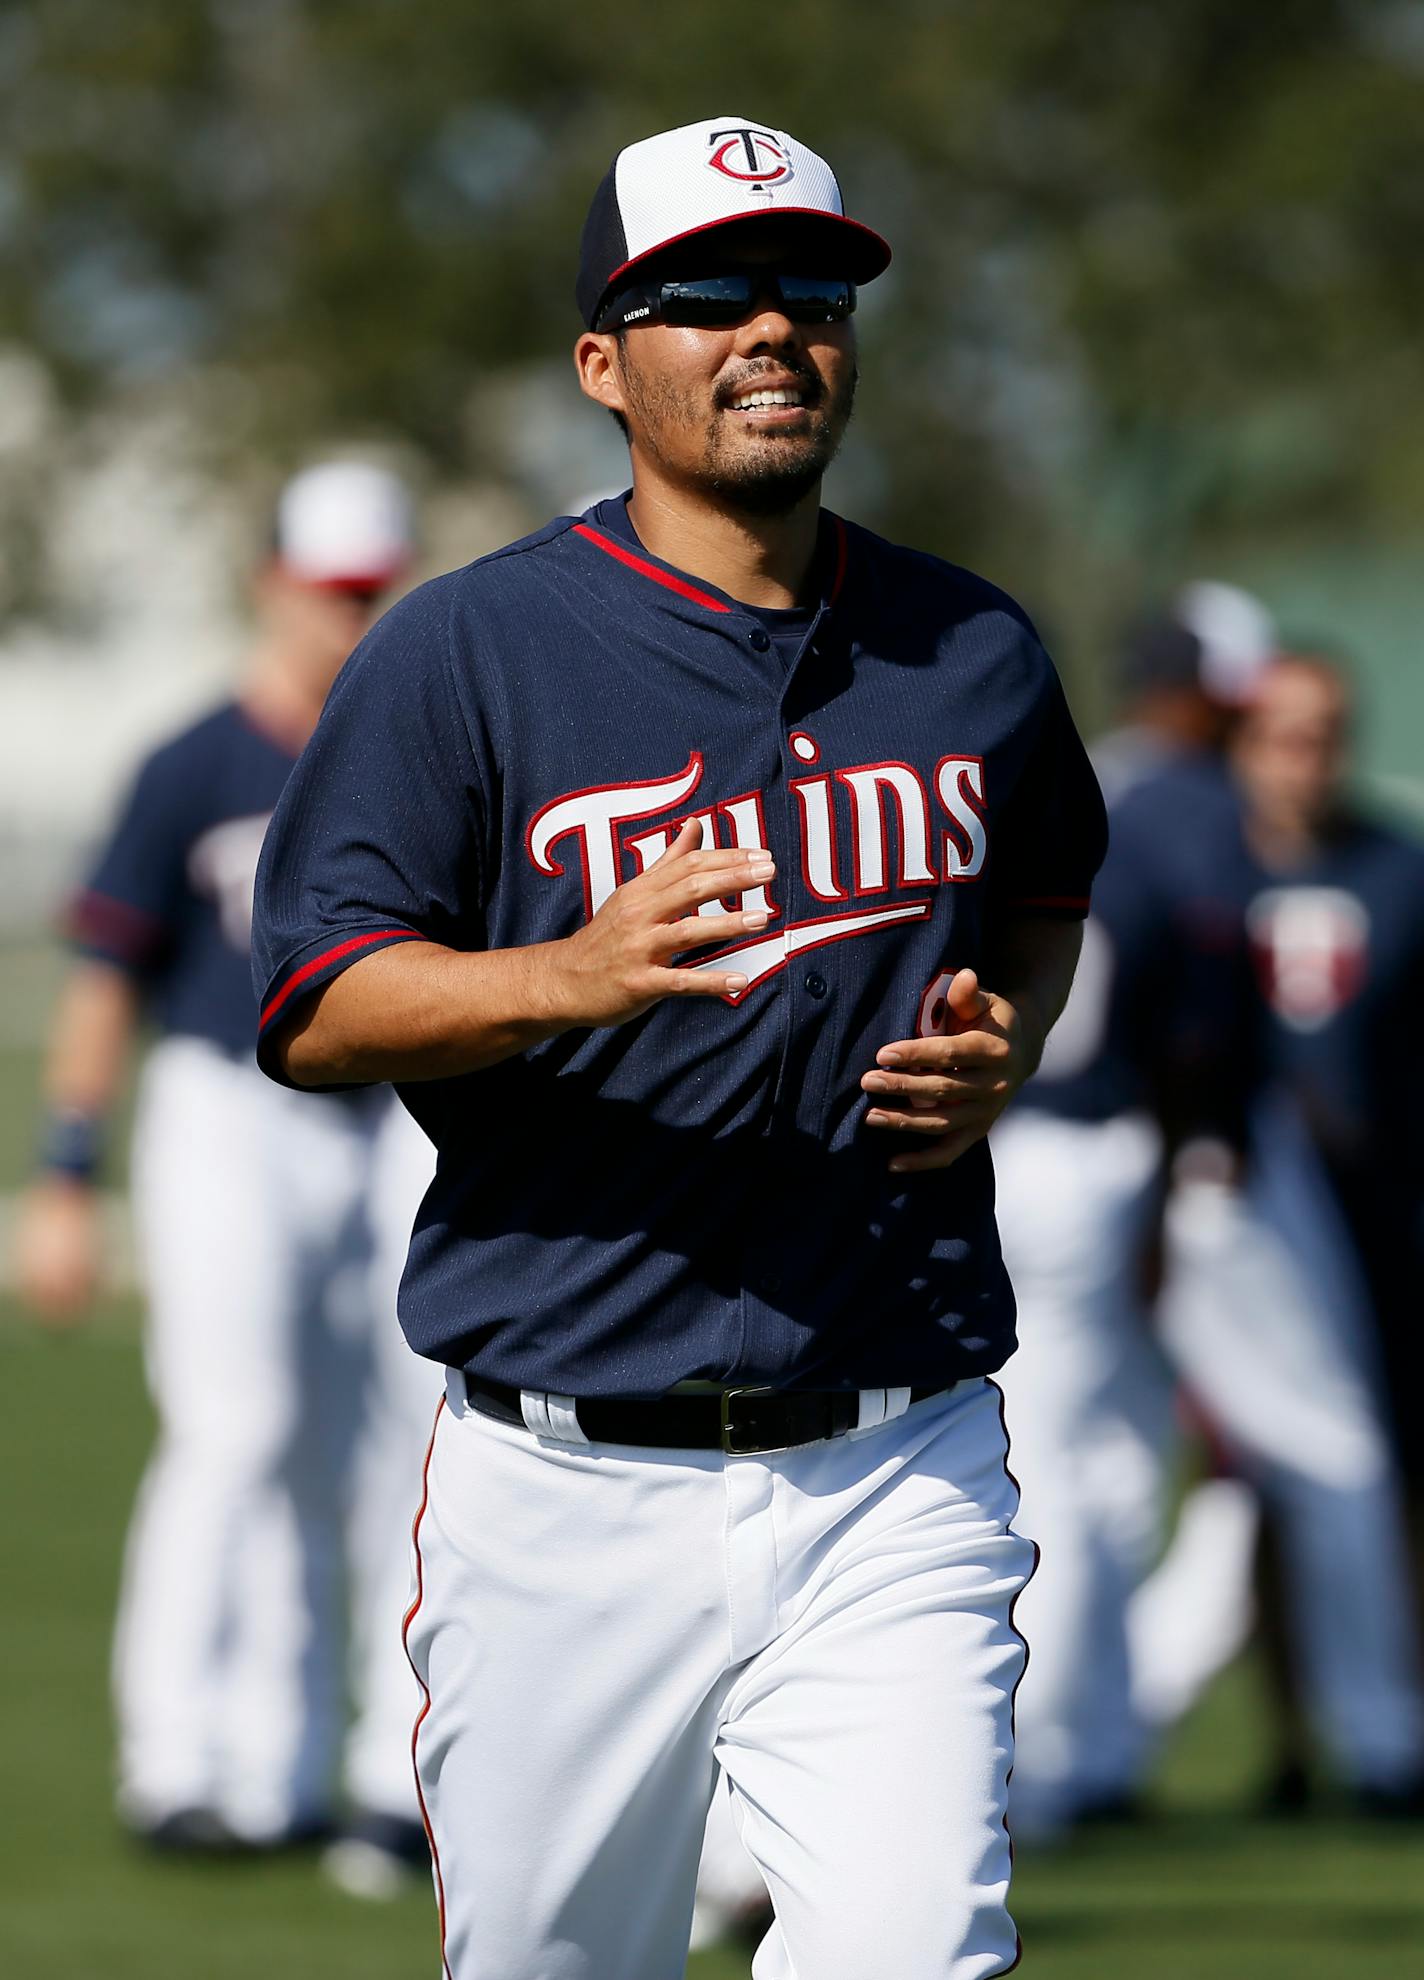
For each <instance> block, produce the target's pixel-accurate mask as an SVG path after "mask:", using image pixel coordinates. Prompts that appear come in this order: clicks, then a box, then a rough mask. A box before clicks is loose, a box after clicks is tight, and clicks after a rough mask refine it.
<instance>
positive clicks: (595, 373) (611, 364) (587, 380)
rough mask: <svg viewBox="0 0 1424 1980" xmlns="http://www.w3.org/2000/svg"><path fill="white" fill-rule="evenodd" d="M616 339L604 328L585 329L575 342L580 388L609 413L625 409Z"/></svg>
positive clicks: (575, 368) (624, 411)
mask: <svg viewBox="0 0 1424 1980" xmlns="http://www.w3.org/2000/svg"><path fill="white" fill-rule="evenodd" d="M618 357H619V350H618V339H617V338H616V337H615V336H614V335H613V334H612V333H611V332H607V331H605V332H604V333H603V334H601V335H600V334H599V333H598V332H597V331H594V330H585V331H584V333H583V335H582V336H581V337H580V338H579V340H578V342H577V343H576V344H575V345H574V370H575V371H576V372H577V373H578V382H579V385H580V388H581V389H582V390H583V391H584V392H585V393H586V394H587V396H588V397H589V398H590V399H592V400H593V401H594V403H595V405H600V406H602V407H603V408H604V410H605V411H607V412H611V413H626V412H627V410H628V408H627V405H626V404H625V402H624V398H623V381H622V378H621V377H620V375H619V369H618Z"/></svg>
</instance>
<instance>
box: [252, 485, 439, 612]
mask: <svg viewBox="0 0 1424 1980" xmlns="http://www.w3.org/2000/svg"><path fill="white" fill-rule="evenodd" d="M273 548H274V551H275V553H276V558H277V562H278V563H279V564H280V565H281V567H282V569H283V570H285V571H286V572H288V573H289V575H290V576H292V577H294V578H297V579H298V580H300V582H301V583H303V584H317V585H327V586H330V587H331V588H332V589H333V590H339V589H341V588H342V587H344V586H350V587H353V588H357V589H366V588H368V587H380V586H385V585H387V584H390V583H392V582H393V580H394V579H396V578H398V577H399V576H400V575H401V573H402V571H404V570H406V569H408V568H409V565H410V562H411V558H412V556H413V555H414V551H415V532H414V526H413V522H412V516H411V505H410V496H409V495H408V494H407V492H406V490H405V487H404V485H403V484H402V483H401V482H400V481H398V480H397V479H396V477H395V475H393V474H390V473H388V472H387V470H386V469H385V468H380V467H374V466H371V465H370V464H368V463H367V462H364V461H327V462H324V463H323V464H322V465H321V466H319V467H310V468H304V469H303V470H302V472H301V473H300V474H297V475H294V476H293V477H292V479H291V480H290V481H289V482H288V483H287V485H286V487H285V488H284V489H283V490H282V493H281V496H280V498H279V499H278V503H277V520H276V528H275V531H274V543H273Z"/></svg>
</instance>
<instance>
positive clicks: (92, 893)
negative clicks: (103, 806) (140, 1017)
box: [69, 702, 296, 1059]
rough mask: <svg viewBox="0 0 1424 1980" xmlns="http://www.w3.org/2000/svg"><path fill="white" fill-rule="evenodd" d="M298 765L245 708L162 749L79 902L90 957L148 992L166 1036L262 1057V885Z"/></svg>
mask: <svg viewBox="0 0 1424 1980" xmlns="http://www.w3.org/2000/svg"><path fill="white" fill-rule="evenodd" d="M295 760H296V758H295V756H294V754H293V753H292V752H291V751H290V750H288V749H286V748H285V747H284V746H283V745H282V744H281V743H280V742H278V741H276V740H275V739H274V738H273V737H272V736H271V735H269V734H268V733H267V732H266V730H264V729H262V728H259V727H258V726H257V723H256V721H255V720H254V719H253V718H252V717H250V716H249V715H247V714H246V713H245V711H244V710H243V709H242V707H241V706H240V705H239V704H237V703H235V702H232V703H228V704H225V705H224V706H223V707H221V708H218V709H215V710H214V711H213V713H212V714H210V715H207V716H205V717H204V718H203V719H202V720H201V721H199V722H197V723H195V724H194V726H193V727H192V728H190V729H186V730H185V731H184V732H183V733H182V734H181V735H178V736H175V737H174V738H173V740H172V741H171V742H168V743H165V744H164V745H163V746H162V747H161V748H159V749H157V750H155V751H154V753H153V754H152V756H150V757H149V758H148V759H147V761H146V762H145V763H144V764H143V766H142V768H141V769H140V771H139V773H138V776H137V778H136V780H135V782H134V785H133V788H132V790H131V791H130V793H129V796H128V800H127V802H126V804H125V805H124V807H123V809H122V811H121V812H120V815H119V819H118V822H117V824H116V826H115V828H114V830H113V833H112V835H111V836H110V838H109V840H108V843H107V844H106V845H105V847H104V849H103V851H102V853H101V855H100V857H99V860H98V862H97V864H96V865H95V867H94V869H93V872H92V875H91V877H90V879H89V882H88V885H87V886H86V887H85V889H84V891H83V892H82V893H81V894H79V896H78V897H77V899H76V900H75V901H74V902H73V903H72V904H71V907H70V911H69V930H70V933H71V935H72V937H73V940H74V942H75V945H76V947H77V948H78V949H79V950H80V952H81V953H82V954H85V955H89V956H93V957H96V958H98V959H99V960H101V961H103V962H108V963H112V964H114V965H115V966H116V967H117V968H119V969H122V970H124V971H125V972H127V973H128V974H130V975H131V976H132V977H133V978H134V979H135V981H136V982H137V983H138V984H139V985H140V987H141V989H142V992H143V996H144V1002H145V1006H146V1009H147V1014H148V1015H149V1016H150V1017H151V1018H152V1020H153V1022H154V1023H156V1024H157V1025H158V1027H159V1028H160V1029H161V1030H162V1031H164V1032H167V1033H176V1034H181V1035H183V1036H187V1037H192V1038H204V1039H207V1040H209V1041H210V1042H211V1043H212V1044H214V1045H218V1046H220V1047H221V1048H222V1049H223V1050H224V1051H225V1052H229V1053H232V1054H233V1055H234V1056H239V1057H242V1058H244V1059H245V1058H249V1057H250V1056H251V1052H252V1024H253V1002H252V978H251V966H250V962H249V954H250V948H251V932H252V887H253V879H254V876H255V874H256V871H257V855H258V853H259V851H260V850H261V846H262V836H263V834H264V832H265V831H266V829H267V822H268V819H269V818H270V817H271V815H272V810H273V807H274V806H275V805H276V802H277V799H278V797H279V796H280V795H281V792H282V787H283V785H284V784H285V783H286V781H287V779H288V778H289V777H290V776H291V774H292V765H293V763H294V762H295Z"/></svg>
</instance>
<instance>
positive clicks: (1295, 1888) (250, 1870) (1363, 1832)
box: [0, 1307, 1424, 1980]
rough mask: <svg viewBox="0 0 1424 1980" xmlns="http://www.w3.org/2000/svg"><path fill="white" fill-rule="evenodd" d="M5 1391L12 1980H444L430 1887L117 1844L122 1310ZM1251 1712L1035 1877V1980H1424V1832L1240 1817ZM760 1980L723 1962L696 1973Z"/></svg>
mask: <svg viewBox="0 0 1424 1980" xmlns="http://www.w3.org/2000/svg"><path fill="white" fill-rule="evenodd" d="M0 1385H3V1396H4V1423H5V1434H4V1438H3V1442H2V1443H0V1490H2V1491H3V1498H2V1499H0V1503H3V1505H4V1507H5V1508H6V1515H5V1518H4V1521H3V1526H0V1588H3V1590H4V1616H5V1622H4V1627H3V1642H4V1666H5V1672H6V1684H5V1689H4V1693H3V1696H0V1756H3V1757H2V1758H0V1771H2V1772H3V1789H0V1822H3V1836H2V1837H0V1974H3V1975H5V1976H6V1980H91V1976H99V1975H103V1976H105V1980H254V1976H259V1975H260V1976H261V1977H262V1980H407V1976H409V1980H435V1976H436V1974H437V1972H438V1956H437V1953H436V1941H435V1925H434V1912H433V1906H432V1904H431V1902H430V1900H429V1898H428V1896H427V1895H426V1894H425V1893H424V1892H421V1893H418V1894H412V1895H411V1896H410V1897H409V1898H408V1899H404V1900H401V1901H399V1902H397V1903H395V1904H392V1905H389V1906H373V1905H363V1904H359V1903H357V1902H355V1901H353V1900H350V1899H347V1898H344V1897H342V1896H340V1895H339V1894H337V1893H336V1892H334V1891H332V1890H330V1889H329V1888H327V1887H326V1886H325V1885H324V1884H323V1883H322V1881H321V1879H320V1877H319V1875H318V1873H317V1870H316V1868H315V1866H314V1865H313V1864H312V1863H311V1862H310V1861H302V1860H295V1861H288V1862H282V1863H275V1864H257V1863H254V1864H240V1865H228V1866H217V1867H208V1868H203V1867H190V1866H187V1865H181V1866H174V1865H168V1864H159V1863H154V1862H150V1861H146V1860H145V1859H144V1858H143V1857H142V1856H141V1855H139V1854H138V1853H137V1852H136V1851H135V1850H134V1849H133V1848H132V1847H131V1846H129V1845H128V1844H126V1842H125V1841H124V1839H123V1838H122V1837H121V1836H120V1835H119V1833H118V1832H117V1830H116V1828H115V1825H114V1822H113V1818H112V1815H111V1812H110V1806H109V1796H108V1783H109V1762H110V1731H109V1720H108V1704H107V1696H106V1658H107V1652H108V1629H109V1619H110V1616H111V1613H112V1609H113V1601H114V1589H115V1583H116V1578H117V1572H118V1557H119V1544H120V1539H121V1536H122V1533H123V1528H124V1523H125V1520H126V1518H127V1514H128V1508H129V1503H130V1500H131V1497H132V1493H133V1489H134V1485H135V1482H136V1480H137V1477H138V1471H139V1466H140V1463H141V1461H142V1456H143V1450H144V1446H145V1443H146V1440H147V1437H148V1433H149V1418H148V1413H147V1409H146V1405H145V1403H144V1399H143V1391H142V1380H141V1374H140V1368H139V1359H138V1352H137V1346H136V1341H135V1336H134V1326H133V1315H132V1312H131V1310H130V1309H128V1308H126V1307H116V1308H112V1309H110V1310H109V1311H108V1312H107V1313H106V1314H104V1315H102V1316H100V1318H99V1320H98V1323H97V1324H96V1325H95V1326H94V1327H93V1328H92V1329H91V1330H89V1331H88V1332H86V1333H84V1334H79V1335H73V1336H67V1337H58V1338H53V1337H45V1336H42V1335H39V1334H37V1333H35V1332H33V1331H31V1330H30V1329H28V1328H27V1327H25V1326H23V1325H21V1324H19V1323H17V1321H16V1320H15V1317H14V1315H13V1313H12V1312H6V1313H4V1314H3V1317H0ZM1253 1699H1254V1690H1253V1685H1252V1680H1251V1676H1250V1673H1249V1672H1248V1671H1238V1672H1236V1673H1233V1674H1232V1676H1231V1677H1230V1678H1229V1679H1228V1680H1227V1681H1226V1682H1225V1683H1223V1685H1222V1686H1221V1687H1220V1689H1219V1690H1218V1692H1217V1693H1216V1695H1215V1696H1214V1697H1213V1698H1212V1699H1211V1700H1210V1701H1209V1703H1208V1705H1207V1707H1206V1708H1205V1709H1204V1710H1203V1711H1202V1712H1201V1713H1200V1714H1199V1715H1198V1717H1197V1718H1196V1720H1195V1721H1194V1722H1193V1723H1192V1724H1191V1725H1190V1726H1189V1727H1188V1728H1187V1729H1186V1731H1185V1733H1184V1734H1183V1736H1182V1738H1181V1740H1180V1741H1179V1743H1178V1745H1177V1747H1176V1749H1175V1751H1174V1752H1173V1753H1172V1754H1171V1755H1170V1756H1169V1758H1168V1762H1167V1764H1166V1767H1165V1769H1164V1773H1163V1778H1162V1780H1161V1783H1160V1785H1159V1789H1158V1809H1157V1812H1156V1813H1155V1814H1154V1816H1153V1817H1152V1818H1151V1819H1150V1820H1147V1821H1144V1822H1143V1823H1141V1824H1139V1825H1138V1826H1137V1827H1136V1828H1135V1829H1134V1830H1132V1831H1131V1832H1112V1833H1109V1832H1103V1833H1101V1834H1099V1835H1096V1836H1094V1837H1093V1838H1092V1839H1091V1840H1089V1841H1083V1842H1080V1843H1077V1844H1074V1845H1073V1846H1072V1847H1070V1848H1068V1849H1066V1850H1063V1851H1060V1852H1056V1853H1053V1854H1049V1855H1040V1856H1028V1857H1026V1858H1025V1859H1024V1860H1023V1861H1022V1862H1021V1864H1020V1869H1019V1875H1018V1878H1017V1882H1016V1901H1015V1912H1016V1914H1017V1916H1018V1919H1019V1923H1020V1926H1021V1928H1022V1930H1023V1934H1024V1938H1025V1942H1026V1948H1027V1950H1026V1954H1025V1959H1024V1964H1023V1967H1022V1968H1021V1971H1022V1972H1023V1973H1024V1974H1025V1975H1027V1976H1031V1980H1148V1977H1149V1976H1150V1980H1203V1976H1206V1975H1212V1976H1223V1980H1353V1976H1355V1975H1357V1974H1359V1973H1361V1972H1362V1971H1363V1970H1364V1969H1365V1968H1366V1966H1368V1968H1369V1970H1370V1971H1371V1972H1372V1973H1375V1974H1378V1975H1379V1976H1380V1977H1381V1980H1415V1976H1419V1980H1424V1830H1421V1829H1420V1828H1418V1827H1412V1828H1406V1827H1389V1828H1380V1827H1371V1826H1367V1825H1365V1824H1361V1823H1352V1822H1348V1821H1345V1820H1336V1819H1313V1820H1310V1821H1307V1822H1300V1823H1294V1824H1281V1823H1276V1824H1266V1823H1261V1822H1252V1821H1250V1820H1248V1819H1246V1817H1245V1816H1244V1815H1243V1813H1242V1812H1241V1811H1242V1809H1243V1807H1244V1806H1245V1804H1246V1802H1247V1800H1248V1798H1249V1794H1250V1789H1251V1785H1252V1782H1253V1780H1254V1778H1255V1775H1256V1771H1257V1769H1258V1767H1259V1765H1260V1760H1261V1755H1260V1750H1259V1742H1258V1740H1257V1739H1256V1738H1255V1737H1254V1736H1253V1712H1252V1707H1253ZM746 1972H747V1964H746V1960H745V1958H744V1957H738V1956H734V1955H732V1954H729V1953H713V1954H707V1955H703V1956H700V1957H698V1958H697V1959H695V1960H693V1961H692V1963H691V1965H690V1967H689V1975H690V1980H738V1976H742V1980H744V1976H745V1975H746ZM606 1980H618V1976H617V1975H612V1974H610V1975H608V1976H606ZM807 1980H815V1976H814V1975H811V1976H808V1977H807ZM866 1980H911V1977H910V1976H899V1975H883V1976H881V1975H867V1976H866Z"/></svg>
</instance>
